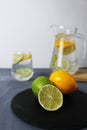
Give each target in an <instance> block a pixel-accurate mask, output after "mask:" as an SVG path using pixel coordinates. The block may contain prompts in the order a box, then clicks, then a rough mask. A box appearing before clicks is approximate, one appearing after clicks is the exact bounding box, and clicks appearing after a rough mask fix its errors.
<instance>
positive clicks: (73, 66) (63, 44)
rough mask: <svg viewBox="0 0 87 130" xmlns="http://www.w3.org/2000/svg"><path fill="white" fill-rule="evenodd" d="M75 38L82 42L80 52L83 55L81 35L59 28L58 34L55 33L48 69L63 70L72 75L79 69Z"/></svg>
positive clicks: (83, 46) (82, 38)
mask: <svg viewBox="0 0 87 130" xmlns="http://www.w3.org/2000/svg"><path fill="white" fill-rule="evenodd" d="M57 31H58V30H57ZM76 38H80V39H81V40H82V41H83V42H82V43H83V44H82V52H83V53H85V42H84V37H83V35H82V34H78V33H77V32H76V30H75V31H73V30H70V29H66V28H65V27H62V29H61V28H60V33H58V32H57V33H56V35H55V43H54V49H53V54H52V58H51V63H50V68H51V69H52V70H53V71H56V70H65V71H68V72H69V73H70V74H74V73H75V72H76V71H77V70H78V69H79V64H78V58H77V53H76V51H77V48H76V40H75V39H76ZM83 55H84V54H83Z"/></svg>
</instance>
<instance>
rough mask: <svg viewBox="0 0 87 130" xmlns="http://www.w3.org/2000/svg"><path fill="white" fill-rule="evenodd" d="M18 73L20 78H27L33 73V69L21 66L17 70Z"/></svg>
mask: <svg viewBox="0 0 87 130" xmlns="http://www.w3.org/2000/svg"><path fill="white" fill-rule="evenodd" d="M16 74H17V75H19V76H20V78H25V77H28V76H30V75H31V74H32V70H31V69H28V68H21V69H17V70H16Z"/></svg>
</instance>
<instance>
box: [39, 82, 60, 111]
mask: <svg viewBox="0 0 87 130" xmlns="http://www.w3.org/2000/svg"><path fill="white" fill-rule="evenodd" d="M38 101H39V103H40V105H41V106H42V107H43V108H44V109H45V110H48V111H55V110H58V109H59V108H60V107H62V105H63V94H62V93H61V91H60V90H59V89H58V88H56V87H55V86H54V85H51V84H47V85H44V86H43V87H42V88H41V89H40V91H39V93H38Z"/></svg>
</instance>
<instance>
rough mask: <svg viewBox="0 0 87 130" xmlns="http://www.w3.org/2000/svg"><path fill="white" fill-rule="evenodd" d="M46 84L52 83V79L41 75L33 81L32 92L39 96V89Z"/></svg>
mask: <svg viewBox="0 0 87 130" xmlns="http://www.w3.org/2000/svg"><path fill="white" fill-rule="evenodd" d="M46 84H51V81H50V80H49V78H47V77H46V76H39V77H37V78H36V79H35V80H34V81H33V82H32V92H33V93H34V95H35V96H38V92H39V90H40V89H41V88H42V87H43V86H44V85H46Z"/></svg>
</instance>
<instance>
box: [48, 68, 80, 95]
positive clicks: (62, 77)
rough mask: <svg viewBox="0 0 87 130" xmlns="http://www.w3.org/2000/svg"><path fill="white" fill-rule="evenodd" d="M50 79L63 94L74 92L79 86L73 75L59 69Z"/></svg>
mask: <svg viewBox="0 0 87 130" xmlns="http://www.w3.org/2000/svg"><path fill="white" fill-rule="evenodd" d="M49 79H50V81H51V82H52V83H53V84H54V85H55V86H56V87H57V88H58V89H60V91H61V92H62V93H63V94H70V93H73V92H75V91H76V90H77V88H78V85H77V82H76V81H75V79H74V77H73V75H71V74H69V73H68V72H66V71H62V70H59V71H55V72H52V73H51V74H50V77H49Z"/></svg>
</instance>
